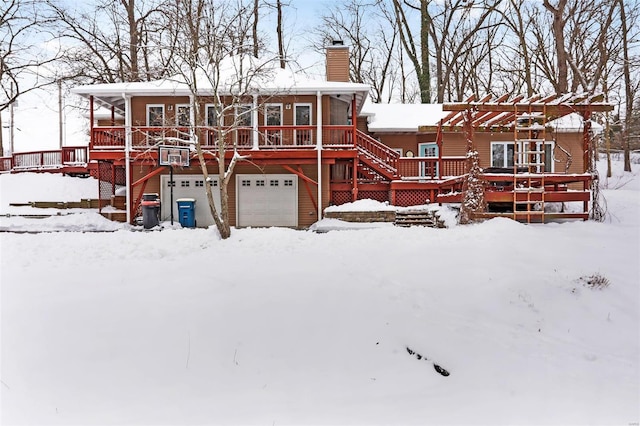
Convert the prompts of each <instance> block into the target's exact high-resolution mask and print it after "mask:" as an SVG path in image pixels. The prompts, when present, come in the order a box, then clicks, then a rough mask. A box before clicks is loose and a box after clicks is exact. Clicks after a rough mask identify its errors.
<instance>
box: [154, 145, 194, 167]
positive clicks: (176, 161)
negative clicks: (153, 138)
mask: <svg viewBox="0 0 640 426" xmlns="http://www.w3.org/2000/svg"><path fill="white" fill-rule="evenodd" d="M189 155H190V151H189V148H188V147H180V146H160V147H158V165H160V166H171V167H189Z"/></svg>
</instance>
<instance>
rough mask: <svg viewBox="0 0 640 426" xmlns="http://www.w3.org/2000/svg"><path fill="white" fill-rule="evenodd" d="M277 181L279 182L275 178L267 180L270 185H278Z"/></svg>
mask: <svg viewBox="0 0 640 426" xmlns="http://www.w3.org/2000/svg"><path fill="white" fill-rule="evenodd" d="M279 183H280V182H278V181H277V180H270V181H269V185H270V186H278V184H279Z"/></svg>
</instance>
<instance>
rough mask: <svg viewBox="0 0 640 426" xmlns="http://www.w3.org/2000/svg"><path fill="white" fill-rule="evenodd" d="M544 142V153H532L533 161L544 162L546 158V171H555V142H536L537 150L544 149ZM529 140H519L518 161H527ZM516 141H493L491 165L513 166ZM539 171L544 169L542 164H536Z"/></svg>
mask: <svg viewBox="0 0 640 426" xmlns="http://www.w3.org/2000/svg"><path fill="white" fill-rule="evenodd" d="M543 144H544V155H543V154H540V153H534V154H531V156H532V157H533V158H532V162H534V163H542V160H543V159H544V171H545V172H547V173H551V172H553V142H552V141H547V142H536V147H535V151H542V150H543V148H542V145H543ZM527 145H528V142H518V148H519V149H518V151H519V153H518V157H519V158H518V163H525V158H524V155H525V154H524V153H523V151H524V149H526V148H527ZM514 147H515V144H514V142H491V167H505V168H511V167H513V160H514V155H515V153H514ZM536 170H537V171H538V172H541V171H542V167H541V166H536Z"/></svg>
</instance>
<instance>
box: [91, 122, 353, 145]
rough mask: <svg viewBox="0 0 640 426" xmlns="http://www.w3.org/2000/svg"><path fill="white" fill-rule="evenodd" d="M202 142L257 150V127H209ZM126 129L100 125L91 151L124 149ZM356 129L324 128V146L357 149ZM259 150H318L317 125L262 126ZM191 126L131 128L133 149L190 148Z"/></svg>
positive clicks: (201, 129)
mask: <svg viewBox="0 0 640 426" xmlns="http://www.w3.org/2000/svg"><path fill="white" fill-rule="evenodd" d="M195 131H196V134H197V136H198V140H199V141H200V142H201V143H202V146H203V147H204V148H206V149H215V148H216V147H217V145H218V141H219V140H220V138H222V137H224V138H225V141H226V143H227V147H232V146H236V147H237V148H239V149H251V148H253V146H254V145H253V141H254V132H256V130H255V129H254V128H253V127H221V128H217V127H205V126H198V127H196V129H195ZM125 135H126V129H125V127H124V126H115V127H114V126H99V127H94V128H93V129H92V132H91V149H95V150H101V149H104V150H109V149H124V146H125V140H126V138H125ZM353 136H354V132H353V126H322V145H323V146H327V147H344V146H349V147H353V145H354V141H353ZM257 140H258V148H262V149H287V148H295V149H305V148H315V146H316V144H317V126H314V125H305V126H258V129H257ZM190 144H191V135H190V129H189V127H171V126H169V127H148V126H134V127H132V128H131V147H132V148H133V149H149V148H153V147H156V146H159V145H185V146H186V145H190Z"/></svg>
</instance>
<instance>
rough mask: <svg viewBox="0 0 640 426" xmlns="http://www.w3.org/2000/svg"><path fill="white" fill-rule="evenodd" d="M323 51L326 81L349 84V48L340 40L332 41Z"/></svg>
mask: <svg viewBox="0 0 640 426" xmlns="http://www.w3.org/2000/svg"><path fill="white" fill-rule="evenodd" d="M325 49H326V54H327V64H326V66H327V81H342V82H349V48H348V47H347V46H345V45H344V42H343V41H342V40H333V42H332V43H331V46H327V47H326V48H325Z"/></svg>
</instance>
